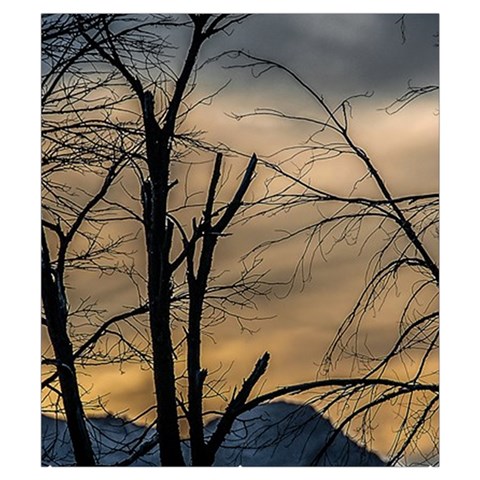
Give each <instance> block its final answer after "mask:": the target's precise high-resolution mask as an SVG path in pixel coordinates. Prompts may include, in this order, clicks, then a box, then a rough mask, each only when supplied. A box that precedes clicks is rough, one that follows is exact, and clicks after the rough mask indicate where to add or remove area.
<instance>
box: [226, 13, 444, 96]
mask: <svg viewBox="0 0 480 480" xmlns="http://www.w3.org/2000/svg"><path fill="white" fill-rule="evenodd" d="M399 18H400V15H395V14H392V15H386V14H383V15H381V14H378V15H370V14H368V15H367V14H350V15H341V14H339V15H322V14H298V15H295V14H293V15H291V14H285V15H280V14H264V15H252V16H251V17H250V18H249V19H248V20H247V21H246V22H244V23H243V24H242V25H240V26H238V27H237V28H236V30H235V33H234V34H233V35H232V36H230V37H228V38H226V39H225V42H224V44H223V45H222V46H223V47H224V48H225V47H226V48H244V49H246V50H248V51H249V52H251V53H252V54H254V55H258V56H263V57H265V58H269V59H272V60H276V61H279V62H281V63H283V64H285V65H287V66H289V67H290V68H292V69H294V70H295V71H296V72H298V73H299V74H300V75H301V76H302V78H304V79H306V80H307V81H308V83H309V84H311V85H313V86H314V87H315V88H316V89H317V90H319V91H321V92H322V93H327V94H329V95H332V94H338V95H340V96H344V95H350V94H354V93H361V92H364V91H366V90H370V91H371V90H374V91H375V92H376V93H377V94H384V95H387V96H389V95H398V94H399V93H401V92H402V91H403V90H405V88H406V86H407V83H408V81H409V80H411V81H412V83H413V84H415V85H423V84H426V83H437V82H438V48H437V47H435V43H436V40H437V39H436V37H435V34H436V33H437V32H438V16H437V15H407V17H406V42H405V43H402V34H401V29H400V25H399V24H398V23H397V24H396V21H397V20H398V19H399Z"/></svg>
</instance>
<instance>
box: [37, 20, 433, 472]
mask: <svg viewBox="0 0 480 480" xmlns="http://www.w3.org/2000/svg"><path fill="white" fill-rule="evenodd" d="M247 17H248V16H247V15H203V14H202V15H196V14H195V15H194V14H192V15H185V16H178V17H176V16H173V15H44V16H43V26H42V246H41V247H42V254H41V261H42V306H43V311H42V325H43V332H44V340H45V341H44V346H45V348H44V351H43V355H42V369H43V370H42V372H43V375H44V376H43V380H42V392H43V399H42V400H43V403H42V405H43V410H44V412H45V413H48V414H50V415H54V416H55V418H63V419H65V421H66V425H67V429H68V438H69V440H68V441H69V442H70V443H71V447H72V451H73V461H74V463H75V465H90V466H91V465H101V464H105V461H106V460H105V459H107V458H110V457H109V455H111V454H112V452H115V453H119V454H120V453H121V454H122V455H123V457H122V460H120V461H115V462H113V464H115V465H122V466H125V465H131V464H133V463H135V462H136V461H138V460H139V459H142V458H145V456H147V455H150V454H151V453H152V452H153V451H158V455H159V458H158V462H159V463H161V464H162V465H165V466H184V465H193V466H207V465H213V464H214V463H215V459H216V457H217V456H218V454H219V451H220V450H221V449H222V448H227V447H226V439H227V438H228V436H229V434H230V433H231V432H232V429H233V428H234V425H235V422H239V421H242V420H241V419H242V418H243V417H242V415H244V414H245V413H246V412H250V411H254V409H256V408H258V407H259V406H261V405H264V404H266V403H268V402H272V401H274V400H278V399H284V398H290V397H292V398H296V396H298V395H304V394H306V393H308V395H309V398H310V400H309V403H310V404H313V405H315V407H316V410H317V411H318V412H319V413H321V414H322V415H324V416H326V417H329V418H331V419H332V421H334V423H335V427H336V430H335V432H334V433H333V434H332V435H330V436H329V438H328V439H327V441H326V442H325V444H324V445H323V447H322V448H321V449H320V450H319V451H317V452H316V453H315V455H314V456H313V458H312V459H311V463H312V464H313V465H320V464H325V463H324V462H325V458H327V457H328V454H329V449H331V447H332V445H333V444H334V443H335V441H336V438H337V437H338V436H341V435H343V434H347V435H350V436H351V437H352V438H354V439H355V441H356V442H357V443H359V444H360V445H363V446H366V447H367V448H371V447H372V445H373V443H374V437H375V434H374V432H375V426H376V422H377V421H376V418H377V417H378V416H380V415H387V416H388V415H390V416H393V417H395V418H396V423H395V425H397V426H398V427H397V430H396V431H395V432H394V434H393V435H392V436H391V445H390V449H389V452H388V458H386V463H387V464H391V465H397V464H404V463H409V462H410V463H411V461H410V460H409V459H412V458H415V459H419V458H422V459H423V460H424V461H425V462H427V463H428V462H429V463H435V462H436V461H437V460H436V459H437V458H438V400H439V386H438V358H437V356H438V342H439V334H438V321H439V314H438V285H439V267H438V260H437V255H436V253H435V252H436V248H437V242H438V222H439V212H438V203H439V197H438V193H437V192H423V193H421V194H416V195H403V196H398V197H397V196H395V195H394V194H392V192H391V190H390V189H389V187H388V186H387V183H386V181H385V179H384V176H383V174H382V171H381V168H380V167H379V166H378V163H377V162H376V160H375V159H374V158H372V157H371V156H370V155H369V154H368V153H367V151H365V150H364V149H363V148H362V147H361V145H360V143H359V142H357V141H356V140H355V139H354V136H353V135H352V134H351V125H352V124H353V123H354V118H353V116H352V108H353V104H354V103H355V102H356V101H357V100H358V99H359V98H369V97H370V96H371V94H370V93H366V94H364V95H354V96H352V97H349V98H346V99H344V100H343V101H341V102H340V103H339V104H338V105H336V106H330V104H329V103H328V102H327V100H326V98H325V97H324V96H323V95H321V94H320V93H318V92H317V90H316V89H315V88H314V87H313V86H310V85H309V84H307V82H305V81H304V80H302V76H301V74H300V73H297V72H295V71H293V70H292V69H290V68H289V67H288V66H286V65H282V64H280V63H278V62H275V61H271V60H267V59H263V58H260V57H257V56H255V55H253V54H251V53H249V52H245V51H242V50H227V51H224V52H222V53H221V54H218V53H215V54H214V55H212V56H211V57H208V58H207V53H206V52H208V48H207V45H208V46H210V45H211V44H213V43H214V42H218V44H220V45H221V42H222V37H223V36H224V35H230V34H231V33H232V31H233V30H234V29H238V30H241V28H242V24H243V23H244V22H245V21H246V20H247ZM404 20H405V19H404V18H403V17H402V19H401V20H399V22H400V23H401V27H402V36H404V35H405V30H404V29H405V26H404ZM180 34H181V35H182V38H183V39H184V40H178V39H177V37H178V38H180V37H179V36H178V35H180ZM172 39H176V41H178V44H174V43H171V42H173V41H174V40H172ZM185 39H186V40H185ZM182 42H185V44H183V43H182ZM212 64H218V65H221V66H222V67H224V69H223V70H224V71H225V72H227V73H229V74H231V75H235V73H236V72H237V71H238V70H240V71H241V72H244V71H249V72H251V73H252V76H253V78H254V79H260V77H264V76H266V75H268V76H272V78H274V79H275V78H280V77H281V78H283V79H285V78H286V79H287V80H288V81H289V82H291V84H292V89H296V91H298V92H299V94H302V95H307V96H308V98H309V99H310V101H311V102H312V103H311V105H312V111H316V113H315V114H312V115H310V114H304V113H303V112H301V111H299V112H284V111H282V109H280V108H277V107H275V106H273V107H263V108H258V109H256V110H254V111H251V112H246V113H235V114H232V115H231V117H233V118H235V119H236V120H238V121H239V122H247V121H249V119H252V118H253V119H257V118H261V117H268V118H270V119H272V120H273V121H277V122H290V123H291V124H296V123H298V122H300V123H302V124H304V125H305V126H306V130H305V131H308V132H309V133H308V135H307V138H306V139H305V140H304V141H303V142H302V143H301V144H298V145H291V146H289V147H287V148H281V149H280V150H277V151H273V152H271V154H270V155H257V154H256V153H255V151H258V150H256V148H255V145H253V146H252V150H251V151H248V152H243V151H241V149H237V148H236V147H235V146H234V145H232V146H229V145H226V144H225V143H222V140H221V134H220V133H219V134H218V136H219V140H218V142H217V143H215V144H214V143H210V142H208V141H207V140H206V139H205V137H206V136H205V132H204V131H203V130H201V129H199V128H197V127H195V126H192V125H193V123H192V121H191V118H192V117H193V115H194V114H195V113H196V112H197V111H198V109H199V108H205V107H206V106H208V105H210V104H211V102H212V101H213V100H214V99H215V98H216V97H217V96H218V95H219V94H220V93H221V92H222V91H223V89H224V88H225V87H226V85H230V83H231V82H233V80H232V79H228V80H227V81H226V82H225V83H224V84H223V86H222V87H220V88H217V87H214V88H212V92H211V93H205V89H203V86H202V83H201V82H202V74H203V72H204V69H206V68H208V66H210V65H212ZM252 81H254V80H252ZM201 87H202V88H201ZM437 89H438V86H426V87H412V86H411V85H409V87H408V90H407V92H406V93H405V94H403V95H401V96H399V97H398V98H397V99H396V100H395V101H394V102H393V103H392V104H391V105H389V106H387V107H386V111H387V113H390V114H394V113H397V112H399V111H400V110H403V109H404V108H406V107H407V106H408V105H410V104H411V103H412V102H413V101H415V100H416V99H417V98H418V97H420V96H423V95H428V94H431V93H434V92H435V91H436V90H437ZM200 128H202V126H201V125H200ZM345 158H349V159H351V158H354V159H355V161H356V162H357V163H358V165H359V166H360V168H361V171H362V173H361V174H360V175H359V178H358V179H357V183H356V185H355V188H354V189H353V190H352V192H351V194H350V195H346V194H344V193H343V192H335V191H333V190H332V191H331V190H330V188H329V187H327V186H324V185H322V179H321V178H315V176H314V175H312V171H313V169H314V168H316V165H317V164H318V163H319V162H323V161H325V160H329V161H332V160H334V161H335V162H341V161H342V160H343V159H345ZM234 160H235V166H236V168H237V169H238V165H241V168H240V170H241V171H240V172H237V173H239V176H238V177H237V178H234V177H235V175H234V174H231V175H230V173H229V172H230V169H231V168H232V165H233V163H234ZM200 179H201V180H200ZM260 182H263V184H262V186H261V187H260ZM366 183H368V185H369V186H370V191H371V192H372V194H371V195H363V194H362V195H356V193H355V190H356V187H357V186H358V185H364V184H366ZM191 185H195V187H192V186H191ZM256 188H257V189H256ZM258 192H261V193H258ZM312 208H313V209H314V210H315V211H316V212H317V218H316V219H315V220H314V221H310V220H308V219H309V218H311V217H305V218H307V221H306V222H305V223H304V224H303V225H301V226H300V227H298V228H295V229H292V230H283V231H282V232H280V233H278V232H279V230H277V231H275V232H273V231H272V234H271V237H270V238H268V239H267V240H265V239H262V238H260V237H259V239H258V242H257V243H256V244H255V245H254V246H253V247H252V248H250V249H249V250H248V251H243V252H241V251H236V254H237V257H236V258H234V259H233V258H232V259H231V262H232V263H234V264H235V266H236V269H232V272H234V273H235V275H233V274H232V273H231V272H223V271H221V270H220V269H219V268H218V266H217V263H218V253H217V252H218V250H219V246H220V245H222V246H223V245H225V244H227V245H232V246H233V249H235V243H233V242H235V235H236V234H237V233H238V231H239V229H240V228H242V226H244V225H251V224H253V225H256V224H257V222H258V224H259V225H260V224H261V222H263V221H266V220H268V221H270V222H275V221H276V219H277V218H280V217H286V218H288V216H289V215H293V216H297V218H302V212H304V211H307V210H309V211H310V210H311V209H312ZM297 239H302V242H301V244H302V245H303V247H302V251H300V252H299V253H298V262H297V264H296V268H295V269H294V271H293V272H292V274H291V278H290V279H289V280H288V281H287V282H280V281H279V280H278V277H275V276H274V275H273V276H272V275H271V274H272V272H274V271H275V268H276V265H275V264H272V265H266V264H265V258H266V257H265V255H266V252H271V251H275V249H276V248H277V247H278V246H280V245H285V244H287V245H288V244H289V243H290V242H294V241H296V240H297ZM359 244H361V250H362V251H364V252H368V255H369V264H368V268H367V269H366V280H365V285H364V288H363V291H361V292H359V296H358V300H357V302H356V303H355V304H353V305H352V308H351V312H350V314H349V315H348V316H347V317H346V318H345V319H343V321H342V319H339V328H338V331H337V333H336V335H335V336H334V338H333V339H332V342H331V345H330V347H329V349H328V350H327V351H326V352H325V354H324V356H323V360H322V361H321V365H320V369H319V376H318V378H316V379H312V380H311V381H308V382H303V383H299V384H293V385H286V386H279V387H278V388H274V389H272V390H270V391H265V390H263V391H262V382H263V381H264V379H265V378H266V376H267V375H268V365H269V360H270V355H269V353H268V352H265V353H264V354H263V355H262V356H261V357H260V358H259V359H258V361H257V362H256V364H255V365H254V366H253V367H252V370H251V372H250V373H249V374H248V372H245V379H244V381H243V383H242V384H241V385H239V386H237V387H235V388H230V386H229V385H228V384H227V378H226V373H227V371H225V369H222V370H219V371H209V370H208V369H207V368H206V362H205V359H204V358H203V355H202V352H203V342H204V340H205V338H211V339H214V340H215V341H220V339H219V338H217V336H216V335H215V328H216V327H218V325H220V324H222V323H223V322H225V321H227V320H228V321H230V320H231V319H234V320H235V321H236V322H237V324H238V325H239V326H240V328H241V329H242V330H244V331H249V332H254V331H255V327H254V326H252V325H251V322H250V320H251V319H254V318H256V314H255V313H254V314H253V316H252V315H251V312H252V311H254V309H255V307H256V304H257V302H258V300H259V299H260V298H262V297H265V296H270V295H271V294H272V293H274V294H275V295H278V294H279V292H280V291H281V290H282V289H283V290H284V289H285V287H286V288H287V295H288V292H290V291H291V290H292V289H293V288H295V285H297V283H298V282H299V281H300V282H301V283H302V282H308V281H309V280H310V279H311V278H312V276H313V275H314V273H315V272H314V271H313V270H312V269H313V267H312V265H313V259H314V258H316V257H320V258H322V257H325V258H326V257H327V256H328V255H329V253H330V252H331V251H332V250H333V249H335V248H342V247H341V246H352V248H353V246H358V245H359ZM220 248H222V247H220ZM264 257H265V258H264ZM237 267H238V268H237ZM397 289H398V290H400V289H401V290H402V291H405V292H407V294H406V296H405V299H404V303H403V307H402V309H401V313H400V314H399V316H398V318H392V319H391V321H390V323H391V334H390V335H389V337H388V338H386V339H385V345H384V349H383V350H382V351H378V350H375V349H371V347H370V346H369V344H368V342H367V340H366V336H365V333H364V331H365V330H366V329H367V325H368V322H369V318H370V317H371V315H372V314H373V313H375V312H380V311H381V310H382V305H383V304H384V302H385V301H386V299H387V298H388V297H389V296H390V295H392V294H393V295H394V294H395V292H396V290H397ZM115 291H117V292H120V293H121V295H119V296H118V298H119V299H121V300H119V301H118V302H117V303H116V304H115V305H112V302H108V301H106V298H108V297H109V295H111V292H115ZM79 292H88V293H86V294H85V295H83V293H79ZM392 292H393V293H392ZM275 295H273V296H272V298H273V297H274V296H275ZM402 298H403V297H402ZM246 312H249V313H246ZM318 328H319V329H321V328H322V325H321V324H319V325H318ZM232 360H234V359H229V358H225V359H224V361H225V364H228V363H229V362H230V361H232ZM315 360H316V359H312V361H315ZM113 364H116V365H118V368H120V369H123V368H124V367H125V366H126V365H128V364H136V365H139V366H140V367H141V368H142V369H145V370H147V371H148V372H150V374H151V376H152V382H153V399H154V400H153V402H154V403H153V405H152V407H151V408H149V409H147V410H146V411H145V412H143V413H142V414H140V415H139V416H138V417H135V418H130V420H129V421H127V420H125V419H123V420H122V422H124V423H122V425H124V427H125V429H126V430H125V432H127V430H128V428H130V427H129V425H134V424H135V422H137V421H145V418H147V416H148V415H149V414H151V412H154V418H155V420H154V422H153V423H150V425H149V426H148V428H147V429H146V430H145V432H144V433H142V435H141V436H139V437H138V436H137V437H135V438H132V437H131V436H130V434H128V432H127V433H125V436H124V438H123V440H122V441H121V442H120V443H119V444H117V445H114V446H111V445H110V446H107V445H103V446H102V448H100V447H99V443H98V442H99V440H98V438H100V437H99V436H98V435H99V434H98V432H97V434H96V433H95V432H96V430H95V429H96V428H97V427H95V426H94V423H92V421H91V420H90V419H89V415H87V413H88V412H97V413H98V412H102V411H103V410H106V409H105V406H104V404H103V399H101V398H99V399H97V400H96V401H91V400H86V398H87V397H88V394H89V390H90V388H91V386H89V385H91V382H92V381H94V378H95V377H94V376H92V378H91V379H90V380H88V381H87V380H85V378H84V376H83V374H84V373H85V372H87V371H88V372H92V371H93V370H92V369H96V368H100V367H105V366H111V365H113ZM345 364H348V365H349V368H350V371H351V376H350V377H347V378H344V377H341V378H337V377H335V375H334V369H335V367H336V366H338V365H345ZM211 398H216V399H217V400H221V402H222V404H223V408H222V410H221V411H217V412H215V413H216V415H217V421H216V423H215V425H214V427H212V428H213V430H212V431H209V432H208V434H207V433H206V427H207V425H206V419H207V418H210V417H211V413H212V412H209V411H208V410H207V408H206V402H207V401H208V400H210V399H211ZM299 398H300V397H299ZM301 398H302V400H303V399H304V398H306V397H305V396H301ZM108 413H109V414H111V413H112V412H108ZM122 415H123V412H115V416H116V417H118V418H117V420H118V419H119V418H121V417H122ZM212 425H213V424H212ZM122 428H123V427H122ZM132 428H133V427H132ZM279 438H280V437H279ZM56 440H58V441H60V440H59V437H58V438H56ZM186 446H187V447H186ZM186 448H187V450H188V452H187V450H186ZM156 449H157V450H156ZM101 452H104V453H103V454H102V453H101ZM186 452H187V453H186ZM112 458H113V457H112ZM43 461H44V462H45V463H46V464H64V460H62V458H57V457H56V456H55V450H54V448H53V447H52V446H51V445H50V446H48V445H47V443H45V444H44V446H43Z"/></svg>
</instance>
